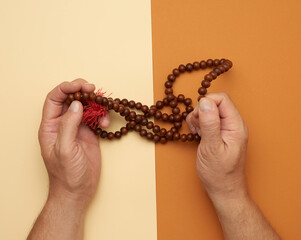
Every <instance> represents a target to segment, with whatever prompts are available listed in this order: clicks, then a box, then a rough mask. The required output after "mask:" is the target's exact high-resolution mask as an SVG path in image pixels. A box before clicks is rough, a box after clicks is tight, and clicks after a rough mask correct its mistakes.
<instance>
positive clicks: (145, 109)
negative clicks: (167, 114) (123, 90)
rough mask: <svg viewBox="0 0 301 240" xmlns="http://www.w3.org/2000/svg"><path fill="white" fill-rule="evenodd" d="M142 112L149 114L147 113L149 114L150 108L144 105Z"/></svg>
mask: <svg viewBox="0 0 301 240" xmlns="http://www.w3.org/2000/svg"><path fill="white" fill-rule="evenodd" d="M141 111H142V112H143V113H147V112H148V106H146V105H143V106H142V107H141Z"/></svg>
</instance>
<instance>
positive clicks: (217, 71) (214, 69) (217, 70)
mask: <svg viewBox="0 0 301 240" xmlns="http://www.w3.org/2000/svg"><path fill="white" fill-rule="evenodd" d="M213 71H214V72H216V74H217V76H219V75H221V74H222V72H221V70H219V69H218V68H213Z"/></svg>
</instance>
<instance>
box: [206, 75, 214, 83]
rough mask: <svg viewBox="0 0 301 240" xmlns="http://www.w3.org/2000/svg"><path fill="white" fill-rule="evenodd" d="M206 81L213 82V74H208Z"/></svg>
mask: <svg viewBox="0 0 301 240" xmlns="http://www.w3.org/2000/svg"><path fill="white" fill-rule="evenodd" d="M204 80H206V81H209V82H211V81H212V80H213V77H212V76H211V74H206V75H205V77H204Z"/></svg>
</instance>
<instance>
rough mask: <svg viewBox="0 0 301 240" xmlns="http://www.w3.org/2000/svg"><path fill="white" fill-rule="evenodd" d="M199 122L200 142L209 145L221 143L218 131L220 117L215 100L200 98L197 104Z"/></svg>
mask: <svg viewBox="0 0 301 240" xmlns="http://www.w3.org/2000/svg"><path fill="white" fill-rule="evenodd" d="M198 108H199V109H198V111H199V124H200V134H201V137H202V140H201V141H202V143H204V144H209V145H210V146H211V147H214V146H219V145H220V144H221V143H222V138H221V133H220V117H219V111H218V108H217V106H216V104H215V102H214V101H213V100H212V99H210V98H207V97H205V98H201V100H200V102H199V104H198Z"/></svg>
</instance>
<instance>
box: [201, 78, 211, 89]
mask: <svg viewBox="0 0 301 240" xmlns="http://www.w3.org/2000/svg"><path fill="white" fill-rule="evenodd" d="M202 86H203V87H204V88H209V87H210V81H208V80H204V81H202Z"/></svg>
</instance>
